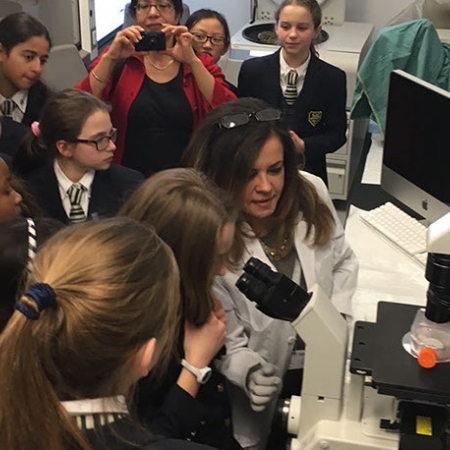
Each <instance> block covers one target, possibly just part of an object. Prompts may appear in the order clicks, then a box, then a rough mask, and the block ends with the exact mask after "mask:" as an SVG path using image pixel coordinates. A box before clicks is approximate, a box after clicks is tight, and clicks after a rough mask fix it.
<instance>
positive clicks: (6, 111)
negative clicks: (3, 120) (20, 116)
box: [1, 98, 16, 117]
mask: <svg viewBox="0 0 450 450" xmlns="http://www.w3.org/2000/svg"><path fill="white" fill-rule="evenodd" d="M15 107H16V104H15V103H14V100H11V99H10V98H7V99H6V100H4V101H3V103H2V107H1V110H2V114H3V116H4V117H12V113H13V111H14V108H15Z"/></svg>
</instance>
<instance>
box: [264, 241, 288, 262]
mask: <svg viewBox="0 0 450 450" xmlns="http://www.w3.org/2000/svg"><path fill="white" fill-rule="evenodd" d="M259 242H261V245H262V248H263V249H264V251H265V252H266V253H267V254H268V255H269V256H270V257H271V258H272V259H273V260H274V261H279V260H280V259H283V258H284V257H285V256H286V255H287V254H288V253H289V250H288V248H287V243H288V238H287V237H285V238H284V239H283V242H282V243H281V245H280V246H279V247H278V248H272V247H269V246H268V245H267V244H266V243H265V242H264V241H263V240H262V239H259Z"/></svg>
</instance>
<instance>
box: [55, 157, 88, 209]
mask: <svg viewBox="0 0 450 450" xmlns="http://www.w3.org/2000/svg"><path fill="white" fill-rule="evenodd" d="M53 170H54V171H55V175H56V179H57V180H58V188H59V195H60V196H61V202H62V205H63V208H64V211H65V212H66V214H67V217H69V215H70V208H71V205H70V198H69V195H68V194H67V191H68V189H69V188H70V186H72V184H74V183H73V181H70V180H69V179H68V178H67V176H66V174H65V173H64V172H63V171H62V169H61V167H60V165H59V164H58V160H57V159H55V161H54V162H53ZM94 176H95V170H93V169H92V170H88V171H87V172H86V173H85V174H84V175H83V177H82V178H81V180H80V181H78V182H77V183H78V184H82V185H83V186H84V187H85V188H86V189H87V190H86V191H85V192H83V194H82V195H81V203H80V206H81V207H82V208H83V211H84V214H85V216H86V217H87V215H88V211H89V200H90V199H91V188H92V183H93V181H94Z"/></svg>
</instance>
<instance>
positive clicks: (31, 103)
mask: <svg viewBox="0 0 450 450" xmlns="http://www.w3.org/2000/svg"><path fill="white" fill-rule="evenodd" d="M51 94H52V91H51V90H50V89H49V88H48V87H47V86H46V85H45V84H44V83H43V82H42V81H38V82H37V83H36V84H34V85H33V86H31V88H30V89H29V91H28V101H27V107H26V109H25V114H24V115H23V119H22V123H23V124H24V125H28V126H30V125H31V124H32V123H33V122H34V121H35V120H39V117H40V115H41V109H42V107H43V106H44V103H45V102H46V101H47V99H48V98H49V97H50V96H51Z"/></svg>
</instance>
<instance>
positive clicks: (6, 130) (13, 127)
mask: <svg viewBox="0 0 450 450" xmlns="http://www.w3.org/2000/svg"><path fill="white" fill-rule="evenodd" d="M29 129H30V128H29V127H27V126H26V125H24V124H23V123H20V122H15V121H14V120H12V119H11V118H9V117H2V118H1V134H0V152H1V153H4V154H6V155H9V156H10V157H12V156H14V154H15V153H16V152H17V150H18V148H19V145H20V142H21V141H22V139H23V137H24V135H25V133H26V132H27V131H28V130H29Z"/></svg>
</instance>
